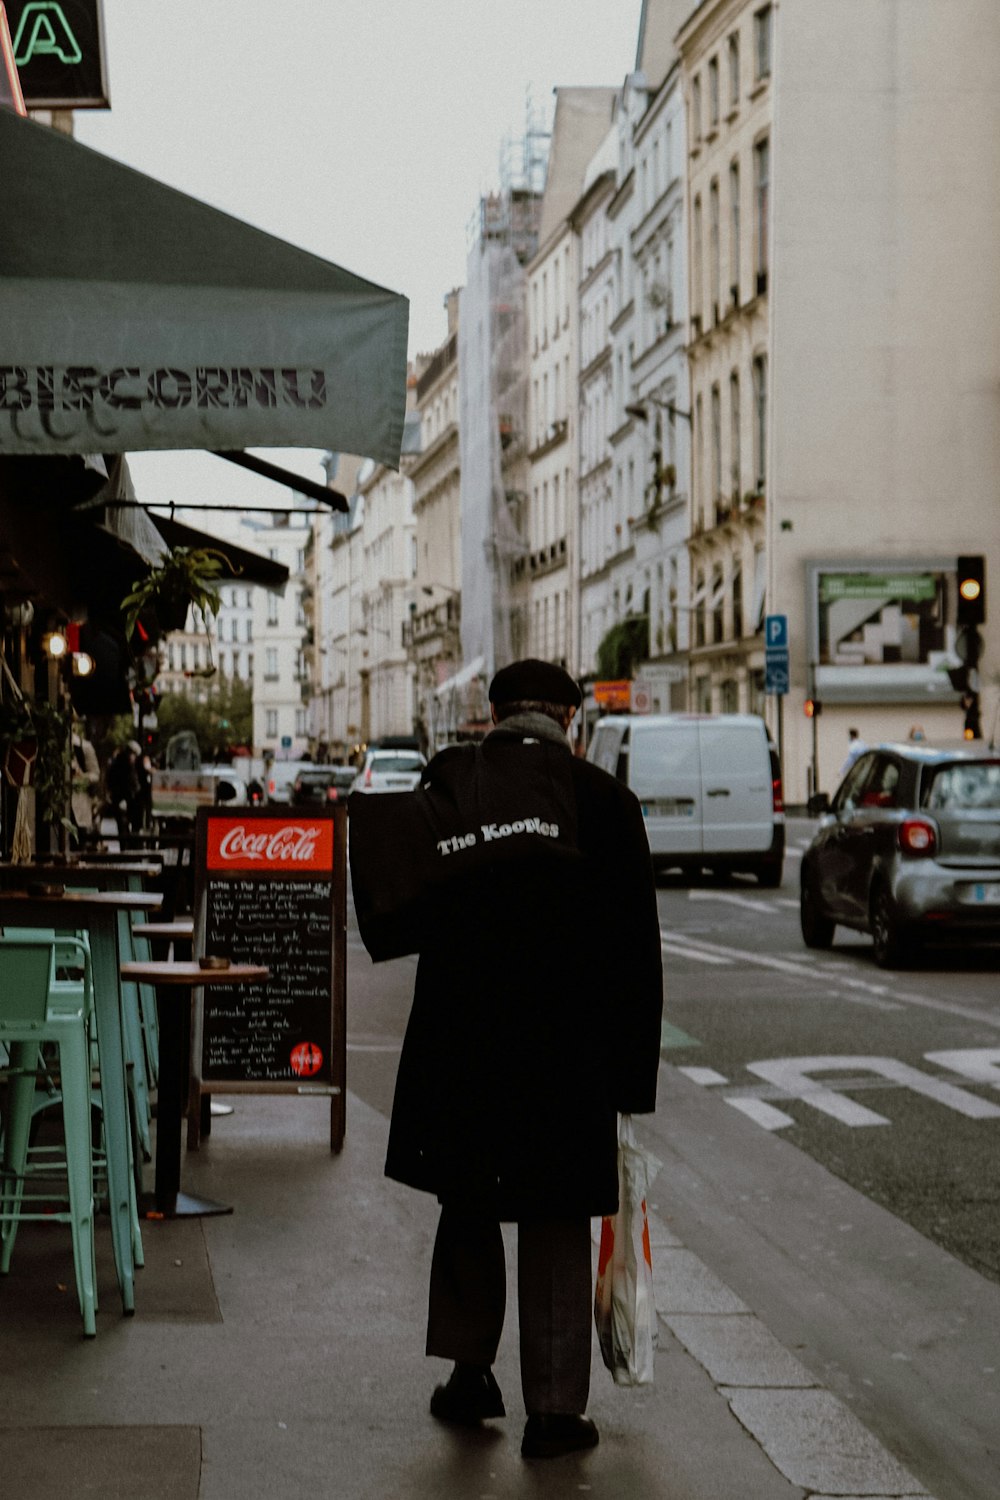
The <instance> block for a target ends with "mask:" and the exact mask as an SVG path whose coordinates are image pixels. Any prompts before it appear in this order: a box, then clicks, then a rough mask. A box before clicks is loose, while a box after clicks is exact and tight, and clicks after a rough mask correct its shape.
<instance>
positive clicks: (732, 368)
mask: <svg viewBox="0 0 1000 1500" xmlns="http://www.w3.org/2000/svg"><path fill="white" fill-rule="evenodd" d="M678 47H679V49H680V55H681V61H682V69H683V79H684V92H685V99H686V108H687V161H688V167H687V197H688V203H689V211H690V264H689V281H688V287H689V297H688V358H689V362H690V387H691V414H692V428H691V434H692V444H693V455H692V457H693V462H692V475H691V503H690V511H689V529H690V541H689V544H688V545H689V552H690V561H689V568H690V577H691V643H690V661H691V667H690V702H691V706H692V707H693V708H696V709H698V710H700V711H701V712H705V713H710V712H711V713H719V712H747V713H763V712H764V708H765V699H764V687H765V681H764V649H765V648H764V638H763V634H762V631H763V625H764V606H765V582H766V552H765V548H766V540H767V536H766V508H767V457H768V431H769V429H768V371H769V344H770V327H769V305H768V290H769V277H770V270H771V244H770V234H771V175H772V172H771V152H772V139H771V137H772V130H773V89H772V71H773V57H774V7H773V6H772V5H770V4H763V5H761V4H760V3H759V0H716V3H714V4H713V3H707V4H704V5H702V6H700V7H699V8H698V9H697V10H696V11H695V12H694V14H693V15H692V16H691V18H690V19H689V21H688V22H687V23H686V24H685V26H684V27H683V28H682V29H681V32H680V34H679V37H678Z"/></svg>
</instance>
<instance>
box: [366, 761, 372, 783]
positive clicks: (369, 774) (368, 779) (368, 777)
mask: <svg viewBox="0 0 1000 1500" xmlns="http://www.w3.org/2000/svg"><path fill="white" fill-rule="evenodd" d="M371 784H372V768H371V766H369V767H368V769H367V771H366V772H365V786H371Z"/></svg>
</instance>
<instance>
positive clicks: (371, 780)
mask: <svg viewBox="0 0 1000 1500" xmlns="http://www.w3.org/2000/svg"><path fill="white" fill-rule="evenodd" d="M426 764H427V761H426V760H425V758H424V757H423V756H422V755H421V754H420V751H419V750H369V751H368V752H367V754H366V755H365V759H364V764H363V765H362V767H361V770H360V771H359V772H358V774H357V776H356V777H355V778H354V785H353V786H352V787H351V796H352V797H353V796H355V795H356V794H358V793H370V792H412V791H413V790H414V788H415V787H418V786H419V785H420V777H421V775H422V774H423V769H424V767H425V766H426Z"/></svg>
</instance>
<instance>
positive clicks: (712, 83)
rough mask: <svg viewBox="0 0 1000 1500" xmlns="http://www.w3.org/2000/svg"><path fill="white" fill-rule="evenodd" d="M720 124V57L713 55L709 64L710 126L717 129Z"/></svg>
mask: <svg viewBox="0 0 1000 1500" xmlns="http://www.w3.org/2000/svg"><path fill="white" fill-rule="evenodd" d="M718 124H719V59H718V58H717V57H713V58H712V59H711V61H710V62H709V64H708V128H709V130H715V129H717V128H718Z"/></svg>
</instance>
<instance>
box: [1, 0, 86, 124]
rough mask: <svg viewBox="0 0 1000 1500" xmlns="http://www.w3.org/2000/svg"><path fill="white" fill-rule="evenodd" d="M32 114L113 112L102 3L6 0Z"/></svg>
mask: <svg viewBox="0 0 1000 1500" xmlns="http://www.w3.org/2000/svg"><path fill="white" fill-rule="evenodd" d="M5 4H6V10H7V22H8V25H9V28H10V31H11V34H12V36H13V48H14V61H15V63H16V64H17V71H18V74H19V77H20V81H21V92H22V93H23V95H24V102H25V104H26V105H27V106H28V108H29V109H43V108H44V109H107V108H108V105H109V98H108V84H107V74H106V69H105V64H104V17H103V15H102V0H61V3H59V0H5Z"/></svg>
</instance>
